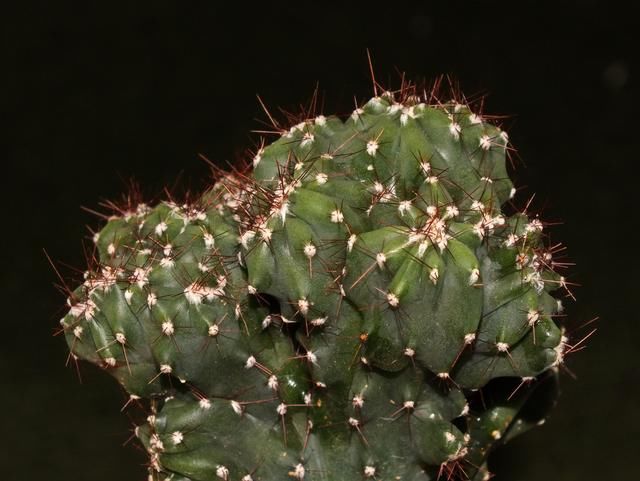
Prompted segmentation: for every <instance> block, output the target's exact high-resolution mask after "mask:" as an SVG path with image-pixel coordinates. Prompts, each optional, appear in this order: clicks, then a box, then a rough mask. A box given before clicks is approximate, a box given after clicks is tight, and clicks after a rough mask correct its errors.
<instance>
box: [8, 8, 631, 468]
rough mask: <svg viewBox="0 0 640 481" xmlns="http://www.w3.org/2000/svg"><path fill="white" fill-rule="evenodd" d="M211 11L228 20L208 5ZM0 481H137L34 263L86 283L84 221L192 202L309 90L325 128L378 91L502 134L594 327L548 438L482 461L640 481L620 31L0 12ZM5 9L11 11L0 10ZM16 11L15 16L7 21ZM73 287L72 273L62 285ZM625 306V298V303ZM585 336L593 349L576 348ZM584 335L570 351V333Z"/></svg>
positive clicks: (627, 101)
mask: <svg viewBox="0 0 640 481" xmlns="http://www.w3.org/2000/svg"><path fill="white" fill-rule="evenodd" d="M221 3H226V5H221ZM2 9H3V11H2V23H3V24H4V26H3V27H2V29H1V35H2V47H1V48H2V51H1V55H2V57H1V59H2V71H1V73H0V101H1V103H0V105H1V110H0V111H1V112H2V118H3V119H4V121H5V127H3V128H2V130H1V131H0V132H1V134H0V139H2V140H1V146H2V147H1V148H2V151H0V159H2V174H3V175H2V196H3V201H2V211H1V214H0V219H1V224H0V225H2V235H1V236H0V239H1V240H0V242H1V248H2V251H1V259H2V269H1V270H0V276H1V290H0V292H1V293H2V296H3V301H2V305H4V306H5V307H4V309H3V310H2V311H0V312H1V313H0V342H1V350H0V382H1V386H0V448H1V449H0V472H1V473H2V475H1V476H2V479H3V480H4V481H14V480H40V479H47V480H51V481H53V480H62V479H71V480H94V481H103V480H104V481H107V480H109V481H113V480H142V479H146V477H145V471H144V466H143V465H144V463H145V461H146V460H145V456H144V455H143V453H142V452H141V451H140V450H139V449H136V448H135V447H131V446H133V445H135V442H133V443H131V445H130V446H127V447H124V448H123V447H121V445H122V443H123V442H125V441H126V440H127V438H128V437H129V436H130V434H131V424H130V421H129V419H128V418H127V416H126V415H123V414H120V413H119V412H118V411H119V408H120V406H121V405H122V404H123V402H124V399H125V396H124V394H123V393H121V392H120V390H119V389H118V388H117V386H116V383H115V382H114V381H112V380H111V379H110V378H108V376H105V375H103V374H102V373H99V372H97V370H95V369H92V368H91V367H89V366H84V365H83V366H82V373H83V384H80V383H79V382H78V379H77V377H76V374H75V372H74V370H73V369H71V368H65V367H64V362H65V357H66V355H67V350H66V346H65V344H64V341H63V339H61V338H59V337H58V338H54V337H52V333H53V332H54V330H55V328H56V326H57V322H58V320H59V318H60V317H61V316H62V315H63V313H64V311H63V303H64V296H63V295H61V294H60V293H58V292H57V291H56V290H55V289H54V287H53V283H54V282H55V281H56V278H55V274H54V272H53V270H52V269H51V268H50V266H49V265H48V263H47V260H46V257H45V255H44V253H43V250H42V249H43V248H46V250H47V252H48V253H49V254H50V255H51V256H52V257H53V258H54V259H55V260H56V261H57V262H62V263H67V264H69V265H72V266H75V267H77V268H79V269H82V268H83V267H84V260H83V254H82V243H81V239H83V238H86V237H87V234H88V230H87V228H86V225H92V226H98V225H99V222H98V221H97V220H96V218H95V217H93V216H92V215H90V214H88V213H86V212H85V211H82V210H81V209H80V206H81V205H83V206H87V207H89V208H98V207H99V206H98V202H99V201H100V200H101V199H112V198H117V197H119V196H120V195H121V194H122V193H123V192H126V190H127V187H126V185H125V184H126V181H127V180H128V179H130V178H132V177H133V178H135V179H138V180H139V181H140V182H141V183H142V184H143V186H144V187H143V191H144V192H145V194H146V195H147V196H148V198H153V197H154V196H157V195H158V194H159V193H160V192H161V189H162V187H163V186H164V185H166V184H174V183H175V181H176V179H177V178H178V176H180V175H181V174H182V178H181V180H180V182H184V183H185V185H190V186H191V187H192V188H194V189H197V188H200V187H202V186H203V185H206V182H207V180H208V170H207V167H206V165H205V164H204V163H203V162H202V161H200V160H199V159H198V158H197V154H198V153H203V154H205V155H207V156H208V157H209V158H211V159H214V160H215V161H217V162H223V161H226V160H229V161H233V160H234V159H237V157H238V155H239V153H241V152H242V151H243V150H244V149H245V148H247V147H251V146H252V145H254V143H255V142H257V141H258V136H257V135H255V134H254V135H252V134H250V133H249V131H250V130H251V129H258V128H261V123H260V122H259V121H258V120H257V119H260V120H264V118H265V115H264V114H263V113H262V112H261V111H260V108H259V104H258V102H257V100H256V97H255V94H256V93H259V94H260V95H261V96H262V98H263V99H264V100H265V102H266V103H267V104H268V105H270V106H271V107H273V108H277V107H278V106H281V107H284V108H287V109H289V110H297V109H298V107H297V106H298V104H299V103H301V102H305V101H306V100H308V99H309V97H310V95H311V93H312V91H313V89H314V87H315V85H316V82H319V85H320V91H321V92H322V93H324V98H325V109H324V111H325V113H334V112H339V113H346V112H349V111H350V110H352V108H353V98H354V95H355V97H356V98H357V99H358V100H359V101H363V100H365V99H367V98H368V96H370V95H371V93H372V92H371V83H370V78H369V73H368V65H367V60H366V48H369V49H371V52H372V55H373V60H374V65H375V70H376V72H377V76H378V80H380V81H382V82H383V83H386V84H388V85H390V86H398V80H399V75H398V73H397V72H398V71H406V73H407V76H408V77H407V78H410V79H421V78H426V79H432V78H434V77H435V76H436V75H438V74H442V73H444V74H451V75H453V76H454V77H455V78H456V79H458V80H459V82H460V86H461V87H462V89H463V91H464V92H465V93H467V94H468V95H473V94H485V93H486V94H488V96H487V99H486V101H485V111H487V112H488V113H492V114H506V115H508V116H509V118H508V119H507V120H506V121H505V123H504V125H505V127H506V128H507V130H508V131H509V133H510V138H511V140H512V142H513V144H514V145H515V146H516V147H517V148H518V150H519V156H520V158H521V159H522V162H519V163H518V170H517V172H515V173H514V178H515V179H516V181H517V183H518V185H519V186H523V187H524V188H523V189H522V192H521V193H520V194H519V196H518V199H519V201H521V202H524V201H525V200H526V198H527V197H528V196H529V195H530V194H531V193H533V192H537V196H536V200H535V205H536V206H537V207H538V208H540V209H541V210H542V212H543V215H544V218H546V219H548V220H552V221H562V222H563V224H562V225H558V226H556V227H554V228H553V229H552V237H553V239H554V240H558V239H561V240H562V241H563V242H564V243H566V244H567V245H568V248H569V249H568V253H569V255H570V257H571V260H573V261H575V262H576V263H577V266H576V267H575V268H573V269H572V275H571V279H572V280H573V281H575V282H578V283H580V284H581V285H582V287H579V288H577V289H576V293H577V296H578V302H577V303H575V304H571V305H569V308H568V312H569V315H570V316H571V318H573V319H574V320H575V323H576V324H580V322H583V321H587V320H589V319H590V318H592V317H594V316H600V317H601V320H600V321H598V323H597V327H598V328H599V331H598V332H597V334H596V335H595V336H594V337H592V338H591V339H590V340H589V342H588V348H587V349H586V350H584V351H582V352H580V353H578V354H575V355H573V356H571V357H570V358H569V359H568V366H569V367H570V369H571V370H572V371H574V372H575V373H576V374H577V377H578V379H577V380H573V379H572V378H571V377H570V376H568V375H564V376H563V395H562V398H561V401H560V403H559V405H558V407H557V408H556V410H555V411H554V412H553V414H552V417H551V418H550V419H549V420H548V422H547V423H546V425H544V426H543V427H541V428H539V429H537V430H535V431H534V432H531V433H529V434H527V435H526V436H523V437H522V438H518V439H517V440H515V441H514V442H513V443H512V444H510V445H508V446H505V447H504V448H502V449H501V450H500V451H499V452H497V453H496V456H495V458H494V460H493V461H494V462H493V466H494V467H495V468H496V469H497V470H499V471H500V472H501V473H502V474H501V475H500V476H499V477H497V478H496V479H498V480H510V481H514V480H516V481H517V480H521V481H533V480H544V479H548V480H566V481H570V480H580V481H584V480H602V479H616V480H628V479H637V478H635V477H634V476H632V475H631V472H632V470H631V467H630V466H631V465H632V463H633V462H634V461H635V459H634V458H635V456H636V454H635V453H636V452H637V449H638V448H639V447H640V443H639V441H638V439H640V409H639V407H640V403H639V402H638V401H639V397H638V391H639V389H640V387H639V386H640V368H639V363H638V356H639V354H640V348H639V347H638V342H639V340H640V328H639V327H638V324H639V322H640V320H639V319H638V316H637V314H636V311H637V309H636V308H635V305H634V304H632V299H631V296H632V289H635V288H636V285H637V282H634V281H635V279H636V278H637V276H638V275H640V269H639V267H640V265H639V263H638V256H637V253H636V252H635V247H636V246H637V234H636V233H635V230H636V228H637V212H638V196H637V195H632V191H634V193H635V189H634V187H633V186H634V184H637V182H638V177H637V175H636V172H635V167H636V164H637V162H638V154H637V152H638V137H637V127H636V125H637V123H638V119H639V117H640V116H639V115H638V105H639V104H638V70H637V67H638V65H637V64H634V63H633V62H632V55H633V51H634V48H636V49H637V47H635V45H636V44H637V42H638V38H637V34H636V31H637V29H638V22H637V17H636V16H635V15H634V14H633V13H632V12H631V10H630V9H628V8H625V7H624V6H622V5H615V4H613V3H612V2H604V1H597V0H583V1H566V2H553V3H551V2H549V3H546V2H526V1H524V2H495V1H482V2H480V1H469V2H460V1H454V2H445V1H444V0H442V1H440V2H431V1H425V2H421V3H420V4H417V5H416V4H408V3H404V2H392V3H389V4H386V5H385V4H380V5H374V4H373V3H366V4H358V5H356V4H348V3H347V2H342V3H338V4H329V3H327V2H315V3H313V4H311V5H305V4H304V3H302V2H298V3H295V4H292V5H284V4H282V3H276V2H272V3H271V2H270V3H266V2H265V3H264V4H262V5H252V4H249V3H247V2H236V3H232V4H231V5H230V4H229V2H212V1H209V2H203V1H186V0H183V1H160V0H158V1H155V2H136V1H130V2H120V1H115V0H114V1H108V2H97V1H96V2H67V1H60V2H53V1H49V2H46V3H45V2H43V3H41V4H36V3H35V2H29V1H25V2H16V4H15V5H14V6H13V7H7V6H6V5H5V6H3V7H2ZM8 9H9V10H8ZM11 9H12V11H10V10H11ZM67 272H68V270H67ZM636 295H637V294H636ZM586 332H588V329H585V330H584V331H582V333H583V334H584V333H586ZM578 334H579V333H578Z"/></svg>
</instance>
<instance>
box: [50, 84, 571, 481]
mask: <svg viewBox="0 0 640 481" xmlns="http://www.w3.org/2000/svg"><path fill="white" fill-rule="evenodd" d="M434 92H435V90H434V91H433V92H430V93H429V94H424V95H423V96H418V95H416V90H415V89H412V88H411V87H409V88H406V87H405V88H403V89H402V90H401V91H399V92H395V93H391V92H386V93H385V94H383V95H380V96H378V95H376V96H375V97H373V98H372V99H371V100H369V101H368V102H366V104H364V105H363V106H362V107H361V108H357V109H356V110H355V111H354V112H353V113H352V115H350V116H348V117H347V118H346V119H345V118H339V117H337V116H329V117H325V116H323V115H318V116H311V118H306V119H301V121H300V122H298V123H296V124H295V125H293V126H292V127H291V128H289V129H286V130H283V131H281V132H280V133H281V136H280V138H279V139H278V140H276V141H275V142H273V143H271V144H269V145H265V144H264V143H263V144H262V147H261V148H260V149H258V150H257V152H253V153H252V157H253V158H252V161H249V162H247V164H248V165H247V167H246V168H236V169H234V170H233V171H232V172H227V173H222V174H220V175H219V176H218V177H219V178H218V179H217V182H216V183H215V184H214V185H213V186H212V187H211V188H209V189H208V190H207V191H206V192H205V193H204V194H202V195H201V196H200V197H199V198H197V199H195V200H193V201H190V202H187V203H184V204H179V203H175V202H172V201H165V202H161V203H159V204H157V205H156V206H154V207H150V206H147V205H145V204H139V205H129V206H125V207H123V208H120V209H119V210H118V211H117V212H115V214H114V215H113V216H111V217H110V218H109V220H108V222H107V224H106V225H105V226H104V227H103V228H102V230H101V231H100V232H99V233H97V234H96V235H95V236H94V242H95V246H96V251H97V252H96V255H95V262H94V263H93V265H91V266H90V268H89V270H88V271H87V272H86V273H85V278H84V282H83V283H82V284H81V285H80V286H79V287H78V288H77V289H75V290H74V291H73V293H71V295H70V296H69V300H68V304H69V312H68V314H67V315H66V316H65V317H64V318H63V319H62V321H61V324H62V327H63V330H64V333H65V336H66V339H67V341H68V344H69V346H70V350H71V355H72V357H73V359H82V360H86V361H89V362H92V363H94V364H96V365H98V366H101V367H103V368H104V369H105V370H106V371H108V372H109V373H110V374H111V375H113V376H114V377H115V378H116V379H117V380H118V381H119V382H120V384H121V385H122V386H123V387H124V388H125V389H126V391H127V393H128V395H129V396H130V397H129V399H130V401H136V403H137V404H140V405H143V406H144V407H145V409H147V410H148V412H147V414H148V417H147V418H146V422H145V423H143V424H142V425H140V426H138V427H137V428H136V434H137V436H138V438H139V439H140V440H141V442H142V444H143V445H144V447H145V448H146V450H147V451H148V453H149V459H150V460H149V478H150V479H153V480H172V481H187V480H194V481H195V480H201V481H204V480H210V481H214V480H224V481H230V480H237V481H240V480H242V481H250V480H263V481H275V480H283V479H297V480H315V481H325V480H326V481H329V480H331V481H340V480H344V481H350V480H361V479H372V480H378V481H382V480H392V479H402V480H412V481H418V480H422V481H426V480H434V479H437V478H444V479H473V480H481V479H488V478H489V477H490V476H491V475H490V473H489V471H488V468H487V464H486V462H487V456H488V454H489V453H490V451H491V449H492V448H493V446H494V445H496V444H497V443H499V442H503V441H505V440H507V439H510V438H512V437H513V436H515V435H517V434H519V433H521V432H523V431H525V430H527V429H528V428H530V427H531V426H534V425H535V424H538V423H539V422H540V421H541V420H543V419H544V415H545V414H546V411H547V409H548V408H549V407H550V406H551V405H552V404H553V399H554V393H555V392H556V387H557V371H558V369H557V367H558V366H559V365H560V364H561V363H562V362H563V357H564V355H565V354H566V351H567V346H568V344H567V342H568V341H567V338H566V337H565V336H564V330H563V328H562V327H560V326H559V325H558V323H557V320H556V318H557V315H558V314H559V313H560V312H561V310H562V305H561V302H560V301H559V300H557V299H556V298H555V297H553V296H552V295H551V293H552V291H554V290H556V289H559V288H565V289H566V288H567V283H566V281H565V279H564V277H562V276H561V275H559V274H558V273H556V272H555V270H556V268H557V267H559V266H561V264H560V263H559V262H557V260H556V258H555V255H556V254H557V251H558V248H557V246H553V247H548V246H545V238H544V234H543V233H542V231H543V226H544V224H543V222H542V221H541V220H540V219H538V218H537V217H535V216H530V215H529V214H527V213H526V212H520V211H517V210H515V209H513V208H510V207H506V208H505V209H503V206H505V205H507V203H508V201H509V199H511V198H512V197H513V196H514V193H515V189H514V187H513V184H512V182H511V180H510V178H509V175H508V173H507V167H506V159H507V157H508V153H509V152H508V151H509V149H510V146H509V141H508V136H507V134H506V133H505V132H504V131H502V130H500V129H499V128H498V127H497V126H495V125H493V124H492V123H491V122H490V121H489V119H488V118H487V117H484V116H482V115H481V113H480V112H475V113H474V112H473V111H472V109H471V107H470V106H468V105H466V104H464V103H462V102H459V101H449V102H439V101H437V99H436V97H435V93H434ZM276 126H277V125H276ZM278 128H279V127H278ZM509 212H511V214H509Z"/></svg>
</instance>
